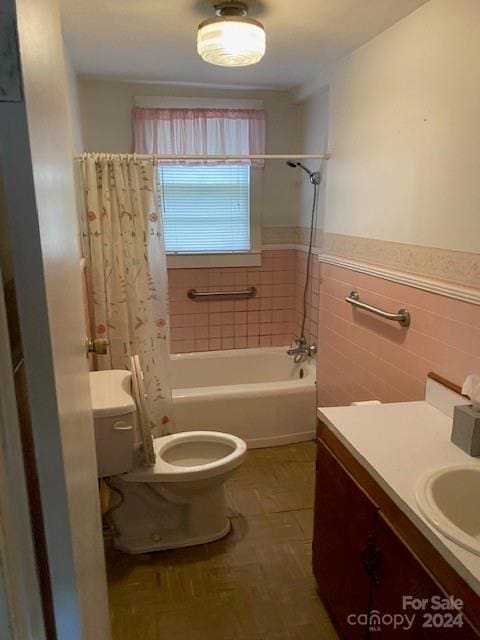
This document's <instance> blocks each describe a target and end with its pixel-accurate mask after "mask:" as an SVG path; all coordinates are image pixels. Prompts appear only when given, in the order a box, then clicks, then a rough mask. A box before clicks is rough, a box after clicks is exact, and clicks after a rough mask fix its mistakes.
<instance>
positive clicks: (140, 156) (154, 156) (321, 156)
mask: <svg viewBox="0 0 480 640" xmlns="http://www.w3.org/2000/svg"><path fill="white" fill-rule="evenodd" d="M88 155H105V156H117V155H118V156H122V157H125V156H127V157H128V158H132V159H137V160H328V159H329V158H330V154H329V153H317V154H315V153H314V154H311V153H310V154H295V153H290V154H284V153H264V154H257V155H245V156H228V155H213V154H210V155H205V154H201V155H182V154H179V155H176V154H160V153H92V154H89V153H79V154H76V155H75V156H74V158H75V160H81V159H82V158H84V157H86V156H88Z"/></svg>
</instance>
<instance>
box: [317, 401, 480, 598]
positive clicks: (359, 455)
mask: <svg viewBox="0 0 480 640" xmlns="http://www.w3.org/2000/svg"><path fill="white" fill-rule="evenodd" d="M317 415H318V417H319V419H320V420H322V422H324V423H325V424H326V425H327V426H328V427H329V428H330V429H331V430H332V432H333V433H334V434H335V435H336V436H337V437H338V438H339V440H340V441H341V442H342V443H343V444H344V445H345V446H346V448H347V449H348V450H349V451H350V453H352V454H353V456H354V457H355V458H356V459H357V460H358V462H360V464H361V465H362V466H363V467H365V469H367V470H368V471H369V473H370V474H371V475H372V476H373V477H374V478H375V479H376V480H377V482H378V483H379V484H380V485H381V487H382V488H383V489H384V490H385V492H386V493H387V494H388V495H389V496H390V497H391V498H392V500H394V502H395V503H396V504H397V505H398V507H399V508H400V509H401V510H402V511H403V512H404V513H405V514H406V515H407V516H408V517H409V518H410V520H412V522H413V523H414V524H415V525H416V526H417V527H418V529H420V531H421V532H422V533H423V534H424V535H425V536H426V538H428V540H429V541H430V542H431V543H432V544H433V545H434V547H435V548H436V549H437V550H438V551H439V552H440V553H441V555H442V556H443V557H444V558H445V559H446V560H447V561H448V562H449V563H450V565H451V566H452V567H454V568H455V570H456V571H457V572H458V573H459V574H460V575H461V576H462V577H463V578H464V579H465V581H466V582H467V583H468V584H469V585H470V586H471V587H472V589H473V590H474V591H475V592H476V593H477V594H478V595H480V556H477V555H475V554H473V553H471V552H470V551H467V550H466V549H463V548H462V547H460V546H458V545H457V544H455V543H454V542H452V541H450V540H449V539H448V538H446V537H445V536H444V535H442V534H441V533H440V532H439V531H437V530H436V529H434V528H433V527H431V526H430V524H429V523H428V522H427V520H426V519H425V518H424V517H423V515H422V514H421V512H420V509H419V508H418V506H417V502H416V499H415V486H416V484H417V481H418V479H419V478H420V477H421V476H422V475H424V474H425V473H427V472H428V471H431V470H434V469H439V468H441V467H448V466H452V465H461V464H472V463H473V464H474V463H475V461H476V460H477V459H476V458H472V457H471V456H469V455H468V454H466V453H464V452H463V451H462V450H461V449H459V448H458V447H457V446H455V445H454V444H452V443H451V442H450V433H451V429H452V419H451V418H449V417H447V416H446V415H445V414H444V413H442V412H441V411H439V410H438V409H436V408H435V407H433V406H432V405H431V404H429V403H428V402H425V401H421V402H398V403H392V404H380V405H370V406H369V405H364V406H350V407H331V408H324V409H323V408H319V409H318V411H317ZM477 461H478V465H479V466H480V460H477ZM479 505H480V496H479ZM479 505H477V507H476V508H480V506H479Z"/></svg>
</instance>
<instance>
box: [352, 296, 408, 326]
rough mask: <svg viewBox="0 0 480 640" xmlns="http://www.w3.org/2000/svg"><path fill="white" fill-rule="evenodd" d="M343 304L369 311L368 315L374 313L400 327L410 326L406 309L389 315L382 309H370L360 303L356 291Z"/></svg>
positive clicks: (369, 305) (367, 305)
mask: <svg viewBox="0 0 480 640" xmlns="http://www.w3.org/2000/svg"><path fill="white" fill-rule="evenodd" d="M345 302H348V303H349V304H351V305H353V306H354V307H359V308H360V309H365V311H370V313H374V314H375V315H377V316H380V317H381V318H385V320H393V321H394V322H398V323H399V324H401V325H402V327H408V326H409V325H410V313H409V311H408V309H399V310H398V312H397V313H390V312H389V311H385V310H384V309H379V308H378V307H372V305H371V304H367V303H366V302H361V301H360V294H359V293H358V291H351V292H350V295H348V296H347V297H346V298H345Z"/></svg>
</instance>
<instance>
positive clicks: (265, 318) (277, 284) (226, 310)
mask: <svg viewBox="0 0 480 640" xmlns="http://www.w3.org/2000/svg"><path fill="white" fill-rule="evenodd" d="M296 253H297V252H296V251H295V250H294V249H285V250H273V251H264V252H263V253H262V265H261V266H260V267H245V268H241V267H234V268H233V267H224V268H204V269H169V271H168V282H169V295H170V325H171V335H170V340H171V350H172V352H173V353H184V352H189V351H208V350H217V349H244V348H245V347H263V346H265V347H267V346H268V347H269V346H282V345H286V344H290V342H291V341H292V339H293V337H294V331H295V326H294V317H295V316H294V304H295V299H296V296H295V292H296ZM249 285H253V286H255V287H256V288H257V292H258V293H257V295H256V297H255V298H251V299H249V300H210V301H205V300H195V301H193V300H189V299H188V298H187V291H188V289H190V288H192V287H193V288H195V289H198V290H201V291H218V290H220V291H227V290H230V289H238V288H239V289H242V288H244V287H246V286H249Z"/></svg>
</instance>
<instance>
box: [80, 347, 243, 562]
mask: <svg viewBox="0 0 480 640" xmlns="http://www.w3.org/2000/svg"><path fill="white" fill-rule="evenodd" d="M132 372H133V373H130V372H129V371H123V370H121V371H120V370H112V371H93V372H91V373H90V389H91V396H92V408H93V416H94V425H95V442H96V449H97V466H98V476H99V477H100V478H104V479H105V480H106V481H107V484H108V485H109V486H110V487H111V488H112V489H113V491H112V498H111V507H110V518H111V521H112V523H113V528H114V535H113V544H114V546H115V547H116V548H117V549H120V550H122V551H126V552H127V553H146V552H150V551H159V550H165V549H175V548H177V547H187V546H191V545H196V544H203V543H206V542H212V541H214V540H218V539H219V538H222V537H223V536H225V535H227V533H228V532H229V531H230V520H229V518H228V516H227V508H226V501H225V492H224V483H225V480H226V479H227V478H228V477H229V476H230V475H231V474H232V473H233V472H234V470H235V469H236V468H237V467H238V466H239V465H240V464H241V463H242V462H243V460H244V459H245V456H246V453H247V445H246V444H245V442H244V441H243V440H242V439H240V438H237V437H235V436H233V435H230V434H227V433H221V432H217V431H188V432H184V433H174V434H172V435H167V436H162V437H159V438H152V437H151V435H150V429H149V427H148V425H149V421H148V419H147V416H146V413H145V403H144V402H142V399H143V398H144V397H145V396H144V389H143V379H142V375H141V372H140V371H139V362H138V359H137V360H136V362H135V363H132ZM132 393H133V394H134V395H135V396H136V397H135V398H134V397H133V395H132ZM145 459H147V460H149V461H150V464H149V465H146V464H145V462H144V461H145ZM152 463H153V464H152Z"/></svg>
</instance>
